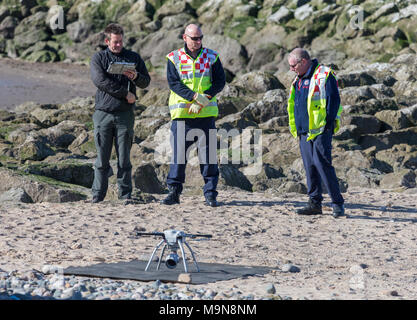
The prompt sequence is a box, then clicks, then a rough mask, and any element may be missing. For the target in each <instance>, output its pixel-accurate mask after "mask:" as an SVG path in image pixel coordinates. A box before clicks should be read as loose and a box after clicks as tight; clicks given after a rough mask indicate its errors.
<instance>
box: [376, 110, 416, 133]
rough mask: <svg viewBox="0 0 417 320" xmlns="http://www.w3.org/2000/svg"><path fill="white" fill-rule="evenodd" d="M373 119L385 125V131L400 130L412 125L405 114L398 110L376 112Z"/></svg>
mask: <svg viewBox="0 0 417 320" xmlns="http://www.w3.org/2000/svg"><path fill="white" fill-rule="evenodd" d="M375 117H376V118H377V119H379V120H381V121H382V122H383V123H385V124H386V125H387V129H393V130H401V129H405V128H408V127H410V126H411V125H412V124H411V123H410V122H409V120H408V118H407V116H406V115H405V113H403V112H401V111H400V110H383V111H380V112H377V113H376V114H375Z"/></svg>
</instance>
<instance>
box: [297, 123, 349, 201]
mask: <svg viewBox="0 0 417 320" xmlns="http://www.w3.org/2000/svg"><path fill="white" fill-rule="evenodd" d="M332 138H333V133H332V131H331V130H330V129H327V130H325V131H324V132H323V133H322V134H320V135H318V136H317V137H316V138H315V139H313V140H310V141H307V135H306V134H301V135H300V152H301V157H302V158H303V163H304V168H305V171H306V176H307V193H308V196H309V197H310V199H311V201H312V202H314V203H321V202H322V201H323V196H322V193H323V190H322V187H321V182H322V181H323V183H324V185H325V186H326V188H327V190H328V193H329V196H330V198H331V199H332V203H333V204H335V205H342V204H343V203H344V199H343V197H342V194H341V193H340V188H339V182H338V181H337V177H336V172H335V170H334V167H333V166H332Z"/></svg>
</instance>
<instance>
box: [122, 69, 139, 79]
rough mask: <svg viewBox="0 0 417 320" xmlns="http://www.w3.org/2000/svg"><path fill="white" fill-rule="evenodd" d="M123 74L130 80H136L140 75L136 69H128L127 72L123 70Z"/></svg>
mask: <svg viewBox="0 0 417 320" xmlns="http://www.w3.org/2000/svg"><path fill="white" fill-rule="evenodd" d="M123 74H124V75H125V76H126V77H128V78H129V80H132V81H133V80H135V79H136V78H137V76H138V73H137V72H136V70H126V71H125V72H123Z"/></svg>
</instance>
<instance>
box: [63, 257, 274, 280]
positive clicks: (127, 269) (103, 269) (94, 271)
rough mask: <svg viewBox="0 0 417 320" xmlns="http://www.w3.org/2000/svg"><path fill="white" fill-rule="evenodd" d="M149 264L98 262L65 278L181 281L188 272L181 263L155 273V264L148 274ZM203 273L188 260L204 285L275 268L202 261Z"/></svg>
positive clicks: (67, 272)
mask: <svg viewBox="0 0 417 320" xmlns="http://www.w3.org/2000/svg"><path fill="white" fill-rule="evenodd" d="M147 263H148V262H147V261H140V260H133V261H129V262H118V263H99V264H95V265H91V266H86V267H68V268H66V269H64V275H75V276H84V277H97V278H111V279H124V280H139V281H154V280H160V281H165V282H178V276H179V275H180V274H182V273H185V271H184V266H183V264H182V260H181V261H180V263H178V265H177V267H176V268H175V269H168V268H167V267H166V266H165V264H163V263H161V266H160V268H159V270H158V271H157V270H156V263H155V262H153V263H152V264H151V266H150V267H149V269H148V271H145V267H146V264H147ZM198 266H199V267H200V272H197V269H196V267H195V265H194V264H193V263H192V262H188V261H187V267H188V272H189V274H191V282H190V283H192V284H205V283H209V282H216V281H222V280H231V279H236V278H246V277H249V276H260V275H264V274H266V273H269V272H271V271H272V270H274V268H270V267H259V266H237V265H228V264H220V263H203V262H199V263H198Z"/></svg>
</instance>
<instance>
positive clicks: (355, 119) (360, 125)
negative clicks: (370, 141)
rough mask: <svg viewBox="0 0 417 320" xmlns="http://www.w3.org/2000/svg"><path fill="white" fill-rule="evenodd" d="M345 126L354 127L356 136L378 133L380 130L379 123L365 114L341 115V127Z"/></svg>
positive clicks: (375, 118) (376, 119)
mask: <svg viewBox="0 0 417 320" xmlns="http://www.w3.org/2000/svg"><path fill="white" fill-rule="evenodd" d="M346 125H355V126H356V130H355V131H356V134H357V135H362V134H372V133H378V132H380V130H381V121H380V120H379V119H378V118H377V117H375V116H372V115H366V114H361V115H355V114H348V115H342V127H343V126H346Z"/></svg>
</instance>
